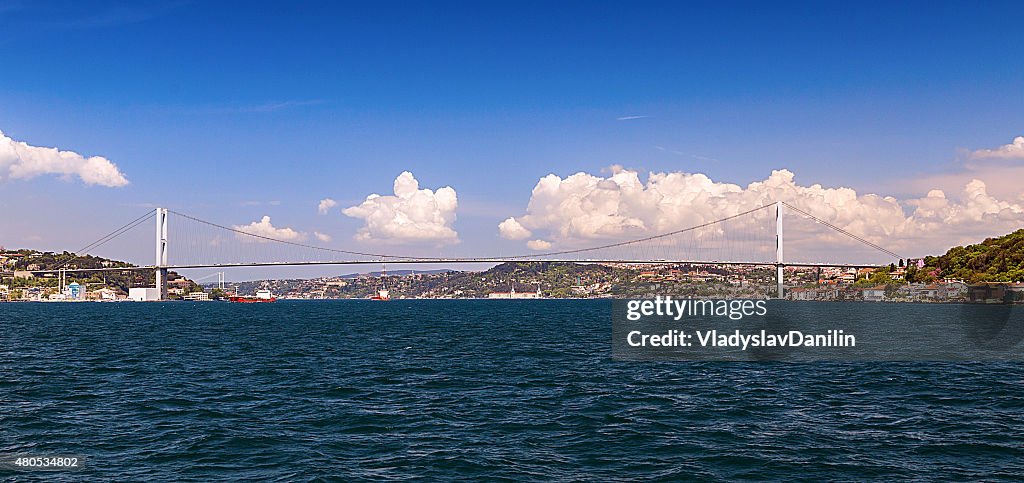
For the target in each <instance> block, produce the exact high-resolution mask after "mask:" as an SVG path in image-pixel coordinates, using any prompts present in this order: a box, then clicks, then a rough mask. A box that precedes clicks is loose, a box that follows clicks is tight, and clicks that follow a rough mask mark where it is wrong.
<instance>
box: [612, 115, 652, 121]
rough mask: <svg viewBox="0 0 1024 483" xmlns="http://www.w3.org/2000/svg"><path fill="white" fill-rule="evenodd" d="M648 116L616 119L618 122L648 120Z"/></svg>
mask: <svg viewBox="0 0 1024 483" xmlns="http://www.w3.org/2000/svg"><path fill="white" fill-rule="evenodd" d="M646 118H647V116H622V117H617V118H615V120H616V121H633V120H636V119H646Z"/></svg>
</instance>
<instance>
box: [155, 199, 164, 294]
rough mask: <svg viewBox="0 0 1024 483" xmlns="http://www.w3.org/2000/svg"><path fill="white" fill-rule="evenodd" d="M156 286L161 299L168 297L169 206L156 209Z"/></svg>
mask: <svg viewBox="0 0 1024 483" xmlns="http://www.w3.org/2000/svg"><path fill="white" fill-rule="evenodd" d="M153 267H154V269H155V271H156V288H157V290H158V291H159V292H160V300H166V299H167V268H166V267H167V208H157V209H156V262H155V263H154V264H153Z"/></svg>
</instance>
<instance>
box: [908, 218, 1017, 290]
mask: <svg viewBox="0 0 1024 483" xmlns="http://www.w3.org/2000/svg"><path fill="white" fill-rule="evenodd" d="M924 263H925V267H924V268H923V269H921V270H918V271H917V272H919V275H918V279H919V280H921V281H928V279H929V278H931V279H934V278H942V277H950V278H958V279H962V280H964V281H966V282H968V283H978V282H1024V229H1021V230H1017V231H1015V232H1013V233H1010V234H1007V235H1003V236H1001V237H996V238H989V239H986V240H985V241H983V242H981V243H978V244H975V245H967V246H962V247H953V248H950V249H949V250H948V251H947V252H946V254H945V255H941V256H938V257H926V258H925V259H924Z"/></svg>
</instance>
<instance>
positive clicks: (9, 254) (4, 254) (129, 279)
mask: <svg viewBox="0 0 1024 483" xmlns="http://www.w3.org/2000/svg"><path fill="white" fill-rule="evenodd" d="M0 260H2V262H3V267H2V268H3V270H4V271H6V272H8V273H7V274H6V275H5V276H4V283H5V284H7V285H10V286H11V287H12V288H23V287H33V286H38V287H56V286H57V277H56V275H55V274H52V273H43V271H47V270H58V269H61V268H66V269H95V268H108V269H109V268H119V267H124V268H130V267H134V266H135V265H133V264H131V263H128V262H122V261H118V260H110V259H107V258H103V257H97V256H93V255H78V254H75V253H71V252H61V253H57V252H40V251H36V250H29V249H19V250H4V249H2V248H0ZM13 272H21V273H26V272H28V273H32V274H33V275H34V276H33V277H32V278H25V277H24V276H19V277H14V276H13ZM66 278H67V280H66V281H67V282H68V283H70V282H79V283H86V284H88V285H89V286H90V287H101V286H105V287H109V288H112V289H115V290H117V291H119V292H122V293H127V292H128V289H129V288H131V287H145V286H150V287H151V286H153V284H154V283H155V281H154V274H153V271H152V270H123V271H122V270H103V271H95V272H67V275H66ZM179 278H183V277H181V276H180V275H178V274H177V273H174V272H171V273H169V274H168V280H176V279H179ZM190 285H191V286H192V287H193V288H194V289H195V290H198V289H199V286H198V285H196V284H194V283H193V284H190Z"/></svg>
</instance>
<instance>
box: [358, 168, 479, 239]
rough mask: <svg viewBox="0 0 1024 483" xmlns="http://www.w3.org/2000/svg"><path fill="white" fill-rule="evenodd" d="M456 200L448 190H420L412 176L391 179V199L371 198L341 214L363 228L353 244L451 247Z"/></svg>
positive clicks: (388, 196)
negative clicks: (433, 243)
mask: <svg viewBox="0 0 1024 483" xmlns="http://www.w3.org/2000/svg"><path fill="white" fill-rule="evenodd" d="M457 207H458V199H457V197H456V194H455V190H454V189H452V188H451V187H449V186H445V187H443V188H439V189H438V190H437V191H436V192H435V191H432V190H430V189H426V188H424V189H420V187H419V182H418V181H416V177H415V176H413V174H412V173H410V172H408V171H405V172H403V173H402V174H400V175H399V176H398V177H397V178H395V184H394V196H391V195H386V196H381V195H378V194H371V195H369V196H367V197H366V200H365V201H363V202H362V203H361V204H359V205H356V206H350V207H348V208H345V209H344V210H342V213H344V214H345V215H347V216H351V217H353V218H361V219H363V220H364V221H365V225H364V226H363V227H362V228H360V229H359V231H358V232H357V233H356V236H355V238H356V240H360V241H377V242H382V243H392V244H402V243H415V242H435V243H438V244H454V243H458V242H459V237H458V233H456V231H455V229H454V228H452V224H453V223H454V222H455V209H456V208H457Z"/></svg>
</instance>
